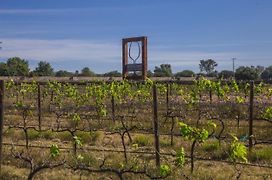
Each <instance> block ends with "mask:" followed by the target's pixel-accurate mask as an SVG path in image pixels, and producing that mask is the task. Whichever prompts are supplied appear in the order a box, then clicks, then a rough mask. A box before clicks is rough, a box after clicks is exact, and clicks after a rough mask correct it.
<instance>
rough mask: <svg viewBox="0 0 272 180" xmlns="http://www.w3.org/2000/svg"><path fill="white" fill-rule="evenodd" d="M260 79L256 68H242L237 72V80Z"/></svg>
mask: <svg viewBox="0 0 272 180" xmlns="http://www.w3.org/2000/svg"><path fill="white" fill-rule="evenodd" d="M258 77H259V76H258V70H257V69H256V68H255V67H254V66H251V67H248V66H246V67H245V66H240V67H239V68H238V69H236V72H235V78H236V79H237V80H256V79H258Z"/></svg>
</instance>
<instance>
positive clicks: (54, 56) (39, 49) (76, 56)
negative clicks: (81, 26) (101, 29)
mask: <svg viewBox="0 0 272 180" xmlns="http://www.w3.org/2000/svg"><path fill="white" fill-rule="evenodd" d="M2 41H3V45H2V46H3V49H2V51H1V56H2V57H13V56H19V57H22V58H25V59H36V60H47V61H49V62H50V61H52V62H54V61H63V60H86V61H88V60H91V59H93V60H97V61H109V60H112V59H116V58H119V57H120V53H119V52H120V47H119V46H118V44H111V43H101V42H91V41H84V40H37V39H2Z"/></svg>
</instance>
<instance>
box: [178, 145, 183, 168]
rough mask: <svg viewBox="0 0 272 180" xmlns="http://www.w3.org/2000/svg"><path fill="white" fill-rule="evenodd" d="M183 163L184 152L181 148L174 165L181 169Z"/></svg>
mask: <svg viewBox="0 0 272 180" xmlns="http://www.w3.org/2000/svg"><path fill="white" fill-rule="evenodd" d="M184 163H185V151H184V148H183V147H181V148H180V149H179V150H178V151H177V155H176V164H177V166H179V167H183V165H184Z"/></svg>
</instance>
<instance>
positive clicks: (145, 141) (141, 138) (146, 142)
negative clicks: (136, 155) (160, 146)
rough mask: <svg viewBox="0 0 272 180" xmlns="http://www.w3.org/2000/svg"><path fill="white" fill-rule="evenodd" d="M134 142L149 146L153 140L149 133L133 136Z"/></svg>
mask: <svg viewBox="0 0 272 180" xmlns="http://www.w3.org/2000/svg"><path fill="white" fill-rule="evenodd" d="M133 144H138V146H139V147H143V146H148V145H150V144H151V140H150V138H149V137H148V136H147V135H137V136H135V137H134V138H133Z"/></svg>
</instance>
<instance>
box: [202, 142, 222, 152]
mask: <svg viewBox="0 0 272 180" xmlns="http://www.w3.org/2000/svg"><path fill="white" fill-rule="evenodd" d="M219 147H220V146H219V142H218V141H217V140H216V141H206V142H205V143H203V145H202V148H203V150H204V151H206V152H212V151H215V150H218V149H219Z"/></svg>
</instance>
